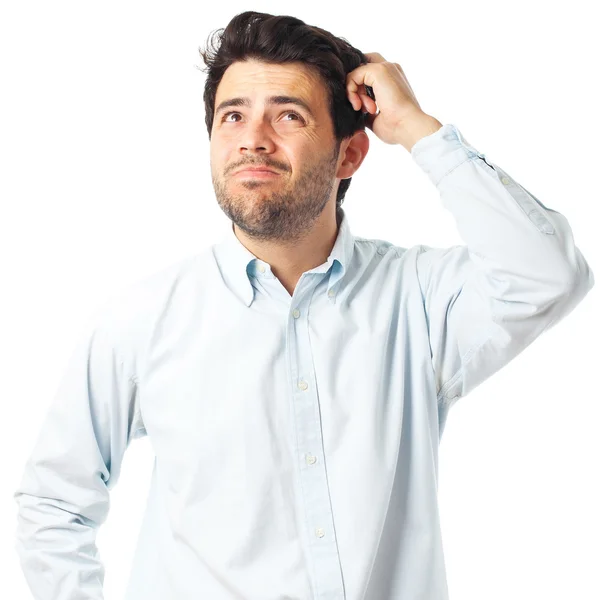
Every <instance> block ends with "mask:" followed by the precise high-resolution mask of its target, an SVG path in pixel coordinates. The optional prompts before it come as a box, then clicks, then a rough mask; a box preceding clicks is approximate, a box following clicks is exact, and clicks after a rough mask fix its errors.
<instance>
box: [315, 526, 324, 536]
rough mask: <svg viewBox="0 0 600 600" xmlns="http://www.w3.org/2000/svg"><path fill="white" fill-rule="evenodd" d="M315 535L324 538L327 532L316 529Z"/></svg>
mask: <svg viewBox="0 0 600 600" xmlns="http://www.w3.org/2000/svg"><path fill="white" fill-rule="evenodd" d="M315 533H316V535H317V537H320V538H321V537H323V536H324V535H325V532H324V531H323V530H322V529H321V528H320V527H319V528H318V529H315Z"/></svg>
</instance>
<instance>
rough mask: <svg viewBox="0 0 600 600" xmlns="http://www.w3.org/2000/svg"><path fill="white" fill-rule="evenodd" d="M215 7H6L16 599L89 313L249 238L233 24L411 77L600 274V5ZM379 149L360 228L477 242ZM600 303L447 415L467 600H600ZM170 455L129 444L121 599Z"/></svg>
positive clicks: (399, 161)
mask: <svg viewBox="0 0 600 600" xmlns="http://www.w3.org/2000/svg"><path fill="white" fill-rule="evenodd" d="M208 6H210V8H207V5H206V4H204V3H202V2H200V1H198V0H197V1H195V2H191V1H185V2H184V1H179V2H175V1H172V0H171V1H170V2H161V3H159V2H148V1H147V2H141V1H120V2H115V1H105V2H102V3H100V2H90V1H82V0H78V1H72V2H66V1H54V2H41V1H37V2H25V1H23V2H12V3H8V2H6V3H4V4H3V5H2V9H1V13H0V85H1V87H2V90H3V91H2V93H1V95H0V119H1V122H0V160H1V163H0V173H1V176H0V201H1V213H0V261H1V262H0V266H1V281H2V289H4V292H2V294H1V295H0V303H1V305H0V319H1V320H0V353H1V355H0V360H1V362H0V365H1V367H0V368H1V371H0V375H1V381H0V383H1V386H2V387H1V394H2V399H1V402H2V409H3V414H4V418H3V419H2V420H1V422H0V456H2V457H3V459H4V460H3V463H2V475H3V476H2V481H1V483H0V565H2V578H1V583H0V585H1V589H2V591H1V592H0V594H1V595H2V596H3V597H5V598H11V599H14V600H21V599H26V598H31V595H30V593H29V591H28V588H27V585H26V582H25V579H24V577H23V575H22V572H21V570H20V566H19V563H18V556H17V554H16V551H15V550H14V545H13V536H14V530H15V527H16V514H17V505H16V503H15V502H14V500H13V498H12V494H13V492H14V491H15V489H16V488H17V486H18V484H19V480H20V477H21V475H22V470H23V467H24V464H25V460H26V459H27V457H28V454H29V453H30V452H31V450H32V449H33V444H34V441H35V438H36V436H37V434H38V431H39V428H40V426H41V423H42V420H43V418H44V415H45V412H46V410H47V409H48V407H49V405H50V403H51V401H52V398H53V394H54V393H55V391H56V388H57V385H58V381H59V379H60V377H61V375H62V372H63V370H64V369H65V367H66V362H67V359H68V357H69V355H70V353H71V351H72V349H73V346H74V343H75V340H76V338H77V336H78V335H79V334H80V332H81V331H82V328H83V326H84V324H85V322H86V320H87V319H88V318H89V316H90V315H91V314H92V313H93V311H94V310H95V309H96V308H97V307H99V306H100V305H101V304H102V303H103V302H104V301H105V300H106V299H107V298H108V297H109V296H112V295H113V294H115V293H117V292H118V291H119V290H121V289H123V288H124V287H126V286H128V285H129V284H130V283H133V282H134V281H136V280H138V279H141V278H142V277H145V276H146V275H149V274H151V273H153V272H155V271H156V270H158V269H160V268H162V267H163V266H166V265H168V264H170V263H172V262H174V261H177V260H179V259H181V258H183V257H185V256H188V255H190V254H194V253H197V252H200V251H202V250H203V249H205V248H207V247H208V246H209V245H210V244H212V243H213V242H215V241H217V239H218V238H220V237H221V235H222V234H223V233H224V231H225V228H226V227H228V226H229V224H230V222H229V220H228V219H227V218H226V217H225V215H224V213H222V211H221V209H220V208H219V206H218V204H217V202H216V198H215V196H214V190H213V187H212V183H211V178H210V165H209V141H208V133H207V130H206V126H205V122H204V119H205V112H204V103H203V100H202V94H203V86H204V80H205V74H204V73H202V71H200V70H199V68H198V67H202V66H204V65H203V62H202V60H201V58H200V55H199V53H198V47H199V46H204V45H205V43H206V40H207V37H208V36H209V34H210V33H211V32H212V31H213V30H215V29H218V28H220V27H225V26H226V24H227V23H228V22H229V20H230V19H231V18H232V17H233V16H234V15H235V14H237V13H239V12H242V11H244V10H257V11H261V12H268V13H272V14H291V15H293V16H296V17H298V18H300V19H302V20H304V21H305V22H307V23H309V24H312V25H317V26H319V27H322V28H324V29H327V30H329V31H331V32H332V33H334V34H335V35H338V36H341V37H344V38H345V39H347V40H348V41H349V42H350V43H351V44H352V45H354V46H356V47H358V48H360V49H361V50H362V51H363V52H365V53H367V52H379V53H381V54H382V55H383V56H384V58H385V59H386V60H388V61H390V62H398V63H400V64H401V65H402V67H403V69H404V71H405V73H406V76H407V77H408V80H409V82H410V84H411V86H412V88H413V90H414V92H415V94H416V96H417V98H418V100H419V103H420V105H421V107H422V109H423V110H424V111H425V112H427V113H429V114H431V115H433V116H435V117H436V118H437V119H439V120H440V121H441V122H442V123H453V124H454V125H456V126H457V127H458V128H459V129H460V131H461V132H462V134H463V135H464V136H465V138H466V139H467V141H468V142H469V143H470V144H472V145H473V146H475V147H476V148H477V149H478V150H479V151H481V152H484V153H485V154H486V157H487V159H488V160H490V161H492V162H494V163H496V164H498V165H499V166H501V167H502V168H503V169H504V170H505V171H506V172H507V173H508V175H509V176H511V177H513V178H514V179H516V180H517V181H518V182H519V183H521V184H522V185H523V186H524V187H526V188H527V189H528V190H530V191H531V192H532V193H533V194H534V195H535V196H537V198H539V199H540V200H541V201H542V202H543V203H544V204H545V205H546V206H548V207H549V208H552V209H554V210H557V211H559V212H561V213H562V214H563V215H565V216H566V217H567V219H568V221H569V223H570V225H571V227H572V230H573V233H574V238H575V243H576V244H577V246H578V248H579V249H580V250H581V251H582V253H583V255H584V256H585V258H586V259H587V261H588V263H589V264H590V266H591V267H592V270H594V272H595V274H596V277H597V278H598V279H600V245H599V242H598V237H599V232H598V214H599V206H600V203H599V200H600V193H599V185H598V159H599V158H600V157H599V152H598V140H599V139H600V124H599V116H598V107H599V106H600V97H599V89H600V88H599V87H598V84H597V80H598V62H597V57H598V56H600V44H599V42H598V41H597V40H598V36H597V21H594V19H593V18H592V14H593V13H592V10H593V3H589V2H586V1H584V0H575V1H573V0H571V1H570V2H568V3H567V4H564V3H552V4H551V3H548V2H542V1H538V2H532V1H529V2H527V1H523V0H520V1H518V2H517V1H514V0H511V1H506V0H505V1H504V2H503V3H502V4H497V3H496V4H494V3H492V4H490V3H482V2H480V1H477V0H469V1H466V0H455V1H453V2H451V3H444V2H411V3H403V2H393V3H390V4H387V5H384V4H383V3H372V2H370V3H361V4H351V3H340V4H333V3H332V4H331V5H330V6H329V5H327V4H325V3H324V2H313V1H305V2H303V3H301V4H300V5H288V6H287V7H286V8H285V9H283V6H282V5H281V3H276V2H254V3H252V6H249V5H248V4H247V3H242V2H235V1H232V2H227V3H212V2H211V3H209V4H208ZM288 11H289V12H288ZM594 40H596V41H594ZM594 57H596V58H594ZM368 134H369V137H370V140H371V147H370V151H369V153H368V156H367V158H366V159H365V161H364V163H363V164H362V166H361V167H360V170H359V172H357V173H356V175H355V176H354V177H353V180H352V184H351V186H350V189H349V191H348V193H347V195H346V199H345V202H344V209H345V210H346V213H347V215H348V218H349V222H350V223H351V225H352V230H353V233H354V234H355V235H360V236H364V237H373V238H379V239H386V240H389V241H391V242H392V243H394V244H396V245H399V246H403V247H406V248H408V247H410V246H412V245H414V244H419V243H423V244H428V245H432V246H438V247H445V246H451V245H454V244H457V243H462V240H461V238H460V237H459V234H458V230H457V228H456V226H455V222H454V220H453V217H452V215H451V214H450V213H449V212H448V211H447V210H446V209H444V208H443V207H442V205H441V203H440V200H439V194H438V192H437V190H436V189H435V188H434V187H433V186H432V184H431V183H430V182H429V180H428V179H427V178H426V176H425V175H424V173H423V172H422V171H421V170H420V169H419V167H418V166H417V165H416V163H414V162H413V161H412V159H411V156H410V154H409V153H408V152H407V151H406V150H405V149H404V148H403V147H402V146H391V145H387V144H385V143H383V142H381V140H379V139H377V137H376V136H375V135H374V134H373V132H372V131H370V130H369V131H368ZM506 243H507V244H510V243H511V242H510V240H506ZM598 297H599V293H598V289H597V286H596V287H595V288H594V289H592V291H591V292H590V293H589V294H588V296H586V298H585V299H584V300H583V302H582V303H581V304H580V305H579V306H578V307H577V308H576V309H575V310H574V311H573V313H571V314H570V315H568V316H567V317H566V319H565V320H564V321H562V322H560V323H558V324H557V325H555V326H554V327H553V328H552V329H551V330H549V331H547V332H546V333H544V334H542V336H541V337H540V338H539V339H538V340H536V341H535V342H534V343H533V345H532V346H530V347H529V348H527V349H526V350H525V351H524V352H523V353H522V354H521V355H519V356H518V357H517V358H516V359H514V360H513V361H512V362H511V363H510V364H508V365H506V366H505V367H504V368H503V369H502V370H501V371H499V372H498V373H497V374H495V375H494V376H493V377H491V378H490V379H488V380H487V381H486V382H484V383H483V384H481V385H480V387H479V388H478V389H477V390H475V391H474V392H473V393H471V394H470V395H469V396H467V397H465V398H462V399H461V400H460V401H459V402H458V403H457V404H456V405H455V406H454V407H453V409H452V411H451V413H450V416H449V419H448V423H447V425H446V429H445V432H444V436H443V438H442V441H441V446H440V489H439V497H440V505H441V513H442V515H441V516H442V531H443V540H444V547H445V556H446V563H447V569H448V584H449V588H450V595H451V598H452V599H457V600H481V599H482V598H485V599H486V600H496V599H498V600H500V599H502V600H504V599H506V598H510V599H511V600H531V599H533V598H544V599H546V600H550V599H561V600H562V599H565V598H577V599H578V600H592V599H595V600H597V599H598V598H600V582H599V580H598V577H597V574H598V565H599V564H600V546H599V544H598V539H599V538H600V517H599V511H598V507H599V506H600V491H599V487H600V486H599V485H598V483H599V476H598V474H599V466H598V465H599V463H600V461H599V458H600V453H599V451H598V423H599V422H600V408H599V400H600V393H599V391H598V383H597V382H598V369H599V366H598V356H599V350H598V333H599V318H598V312H599V311H598V308H600V304H599V300H598ZM152 461H153V455H152V452H151V449H150V443H149V441H148V439H147V438H146V439H142V440H137V441H136V442H135V443H133V444H132V446H131V447H130V448H129V450H128V452H127V454H126V456H125V461H124V464H123V469H122V473H121V478H120V482H119V484H118V486H117V487H116V488H115V490H114V491H113V492H112V495H111V510H110V514H109V518H108V520H107V522H106V523H105V524H104V525H103V526H102V527H101V529H100V530H99V532H98V537H97V542H98V546H99V548H100V554H101V557H102V558H103V561H104V563H105V566H106V578H105V595H106V598H107V599H111V600H112V599H116V598H121V597H122V595H123V593H124V590H125V587H126V583H127V577H128V575H129V569H130V566H131V560H132V557H133V551H134V546H135V542H136V537H137V533H138V529H139V526H140V523H141V518H142V510H143V507H144V505H145V501H146V494H147V490H148V484H149V477H150V472H151V467H152ZM594 573H596V575H595V576H594ZM405 600H412V599H405Z"/></svg>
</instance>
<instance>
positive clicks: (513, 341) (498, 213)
mask: <svg viewBox="0 0 600 600" xmlns="http://www.w3.org/2000/svg"><path fill="white" fill-rule="evenodd" d="M411 156H412V157H413V159H414V160H415V162H416V163H417V164H418V165H419V166H420V167H421V168H422V169H423V171H424V172H425V174H426V175H427V176H428V177H429V179H430V180H431V182H432V183H433V184H434V185H435V186H436V187H437V189H438V190H439V192H440V198H441V201H442V204H443V206H444V207H445V208H446V209H448V210H449V211H450V212H451V213H452V215H453V217H454V219H455V221H456V224H457V228H458V230H459V233H460V235H461V237H462V239H463V240H464V242H465V243H466V245H459V246H453V247H451V248H432V247H430V246H423V245H421V246H419V247H418V251H419V253H418V256H417V261H416V264H417V267H416V268H417V277H418V280H419V284H420V286H421V292H422V295H423V303H424V307H425V312H426V316H427V322H428V329H429V342H430V351H431V357H432V363H433V369H434V372H435V379H436V389H437V393H438V405H440V406H442V405H443V406H444V407H445V408H446V409H447V408H449V407H450V406H451V405H452V404H453V403H454V401H456V400H457V399H458V398H460V397H462V396H465V395H466V394H468V393H469V392H470V391H471V390H473V389H474V388H475V387H477V386H478V385H479V384H480V383H481V382H483V381H484V380H485V379H487V378H488V377H489V376H490V375H492V374H493V373H495V372H497V371H498V370H499V369H500V368H502V367H503V366H504V365H506V364H507V363H508V362H510V361H511V360H512V359H513V358H514V357H515V356H517V355H518V354H519V353H520V352H522V351H523V350H524V349H525V348H526V347H527V346H529V345H530V344H531V342H533V340H535V339H536V338H537V337H538V336H539V335H540V334H541V333H542V332H543V331H545V330H546V329H549V328H550V327H552V326H553V325H554V324H556V323H557V322H559V321H560V320H561V319H563V318H564V317H565V316H566V315H568V314H569V313H570V312H571V311H572V310H573V309H574V308H575V306H576V305H577V304H578V303H579V302H580V301H581V300H582V299H583V297H584V296H585V295H586V294H587V292H588V291H589V290H590V289H591V288H592V287H593V285H594V275H593V273H592V271H591V269H590V267H589V265H588V264H587V262H586V260H585V259H584V257H583V256H582V254H581V252H580V251H579V249H578V248H577V247H576V246H575V244H574V241H573V233H572V231H571V228H570V226H569V223H568V222H567V220H566V218H565V217H564V216H563V215H562V214H560V213H558V212H557V211H555V210H552V209H550V208H547V207H546V206H544V205H543V204H542V203H541V202H540V201H539V200H538V199H537V198H535V196H533V195H532V194H531V193H529V192H528V191H527V190H526V189H525V188H524V187H522V186H521V185H519V184H518V183H517V182H516V181H515V180H514V179H512V177H510V176H509V175H508V174H507V173H506V172H505V171H503V170H502V169H501V168H500V167H499V166H498V165H496V164H495V163H493V162H491V161H490V160H486V157H485V155H484V154H482V153H480V152H478V151H477V150H476V149H475V148H473V147H472V146H471V145H469V144H468V142H467V141H466V140H465V139H464V138H463V136H462V135H461V133H460V131H459V130H458V129H457V128H456V127H455V126H454V125H452V124H446V125H443V126H442V127H441V128H440V129H438V130H437V131H436V132H435V133H433V134H431V135H428V136H426V137H424V138H421V139H420V140H419V141H418V142H417V143H416V144H415V145H414V146H413V147H412V149H411Z"/></svg>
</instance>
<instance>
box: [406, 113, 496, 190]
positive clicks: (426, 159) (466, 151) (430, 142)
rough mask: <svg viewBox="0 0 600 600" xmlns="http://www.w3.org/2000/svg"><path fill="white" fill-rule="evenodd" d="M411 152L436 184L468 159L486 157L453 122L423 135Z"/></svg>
mask: <svg viewBox="0 0 600 600" xmlns="http://www.w3.org/2000/svg"><path fill="white" fill-rule="evenodd" d="M410 154H411V156H412V157H413V159H414V161H415V162H416V163H417V164H418V165H419V166H420V167H421V169H423V171H424V172H425V174H426V175H427V176H428V177H429V179H430V180H431V182H432V183H433V184H434V185H435V186H437V185H438V183H439V182H440V181H441V179H442V178H443V177H444V176H445V175H447V174H448V173H450V172H451V171H453V170H454V169H456V167H458V165H460V164H462V163H463V162H465V161H466V160H469V159H471V158H474V157H476V156H478V157H479V158H483V159H485V154H483V153H482V152H479V151H478V150H477V149H476V148H474V147H473V146H471V145H470V144H469V143H468V142H467V140H466V139H465V138H464V137H463V135H462V134H461V133H460V131H459V130H458V128H457V127H456V126H455V125H453V124H452V123H446V124H444V125H442V127H440V128H439V129H438V130H437V131H435V132H434V133H432V134H430V135H426V136H425V137H422V138H421V139H420V140H419V141H418V142H417V143H416V144H414V145H413V147H412V148H411V151H410Z"/></svg>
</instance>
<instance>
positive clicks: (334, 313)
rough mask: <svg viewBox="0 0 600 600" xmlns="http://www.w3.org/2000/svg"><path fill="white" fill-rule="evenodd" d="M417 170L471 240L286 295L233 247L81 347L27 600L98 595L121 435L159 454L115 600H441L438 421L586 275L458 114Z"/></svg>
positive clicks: (48, 469)
mask: <svg viewBox="0 0 600 600" xmlns="http://www.w3.org/2000/svg"><path fill="white" fill-rule="evenodd" d="M411 156H412V157H413V158H414V160H415V162H416V163H417V164H418V165H419V166H420V167H421V168H422V169H423V170H424V171H425V173H426V174H427V175H428V177H429V178H430V180H431V182H432V183H433V184H434V185H435V186H437V189H438V190H439V192H440V198H441V201H442V204H443V206H444V207H445V208H446V209H448V210H449V211H450V212H451V213H452V215H453V217H454V218H455V219H456V223H457V226H458V229H459V232H460V234H461V237H462V239H463V240H464V242H465V245H457V246H453V247H450V248H432V247H429V246H424V245H417V246H413V247H411V248H402V247H400V246H395V245H394V244H392V243H390V242H386V241H382V240H375V239H365V238H361V237H356V236H353V235H352V233H351V231H350V225H349V223H348V218H347V216H346V215H345V213H344V214H343V218H342V221H341V224H340V228H339V231H338V236H337V238H336V241H335V245H334V246H333V249H332V251H331V254H330V255H329V257H328V259H327V262H325V263H323V264H322V265H319V266H318V267H315V268H314V269H311V270H310V271H307V272H305V273H303V274H302V276H301V277H300V280H299V281H298V283H297V286H296V288H295V289H294V293H293V295H292V296H290V295H289V293H288V292H287V291H286V289H285V288H284V287H283V285H282V284H281V282H280V281H279V280H278V279H277V278H276V277H275V275H274V274H273V272H272V270H271V267H270V265H269V264H268V263H265V262H263V261H261V260H259V259H257V258H256V257H255V256H254V255H253V254H252V253H251V252H250V251H249V250H247V249H246V248H245V247H244V246H243V245H242V244H241V243H240V241H239V240H238V239H237V237H236V236H235V233H234V231H233V229H230V228H229V227H228V228H227V232H226V233H225V235H224V236H223V238H222V239H221V240H220V242H219V243H217V244H214V245H212V246H210V248H208V249H206V250H204V251H202V252H201V253H199V254H197V255H193V256H191V257H186V258H185V259H183V260H180V261H178V262H177V263H174V264H171V265H170V266H169V267H167V268H165V269H162V270H160V271H158V272H155V273H154V274H152V275H151V276H149V277H146V278H144V279H143V280H140V281H138V282H136V283H135V284H133V285H131V286H129V287H127V289H125V290H124V291H123V292H121V293H119V294H118V295H117V296H114V297H113V298H111V300H110V301H108V302H107V303H105V304H104V306H103V307H102V309H101V310H99V311H97V312H96V313H95V314H94V317H93V319H91V320H90V325H89V327H88V328H87V330H86V332H85V334H84V335H83V336H82V337H81V339H80V341H79V342H78V344H77V346H76V349H75V350H74V352H73V355H72V357H71V359H70V363H69V366H68V369H67V371H66V373H65V374H64V376H63V378H62V380H61V383H60V385H59V388H58V392H57V394H56V397H55V399H54V402H53V403H52V405H51V408H50V410H49V413H48V415H47V417H46V420H45V422H44V425H43V427H42V430H41V433H40V435H39V438H38V440H37V443H36V445H35V448H34V450H33V452H32V454H31V456H30V458H29V460H28V461H27V464H26V468H25V472H24V475H23V479H22V482H21V484H20V486H19V488H18V490H17V492H16V493H15V495H14V496H15V499H16V501H17V502H18V506H19V512H18V528H17V545H16V548H17V550H18V553H19V556H20V560H21V564H22V568H23V571H24V573H25V576H26V579H27V582H28V584H29V586H30V588H31V590H32V592H33V595H34V597H35V598H36V599H37V600H57V599H58V598H60V600H83V599H85V600H100V599H101V598H103V592H102V585H103V579H104V567H103V564H102V562H101V561H100V559H99V556H98V554H97V547H96V545H95V538H96V533H97V530H98V527H100V526H101V525H102V523H103V522H104V521H105V520H106V518H107V514H108V510H109V492H110V490H111V489H112V488H113V487H114V486H115V485H116V484H117V482H118V480H119V473H120V469H121V464H122V460H123V455H124V453H125V451H126V449H127V447H128V445H129V444H130V442H131V441H132V440H134V439H136V438H140V437H141V436H146V435H147V436H148V438H149V440H150V443H151V446H152V449H153V451H154V454H155V460H154V468H153V472H152V478H151V486H150V490H149V496H148V504H147V506H146V507H145V516H144V519H143V524H142V528H141V531H140V536H139V542H138V546H137V552H136V555H135V559H134V563H133V568H132V572H131V577H130V580H129V586H128V590H127V595H126V600H199V599H206V600H234V599H235V600H240V599H243V600H309V599H315V600H342V599H346V600H446V599H447V598H448V589H447V583H446V573H445V565H444V553H443V548H442V538H441V531H440V517H439V507H438V498H437V482H438V446H439V442H440V438H441V436H442V432H443V429H444V424H445V422H446V418H447V416H448V411H449V409H450V408H451V407H452V405H453V404H454V403H455V402H456V401H457V400H458V399H459V398H461V397H464V396H466V395H467V394H468V393H469V392H471V390H473V389H474V388H476V387H477V386H478V385H479V384H480V383H481V382H482V381H484V380H485V379H487V378H488V377H489V376H490V375H492V374H493V373H495V372H496V371H498V370H499V369H501V368H502V367H503V366H504V365H506V364H507V363H508V362H510V361H511V360H512V359H513V358H515V357H516V356H517V355H518V354H519V353H520V352H522V351H523V350H524V349H525V348H526V347H527V346H529V344H531V343H532V342H533V341H534V340H535V339H536V338H537V337H538V336H539V335H540V334H542V333H543V332H544V331H545V330H547V329H549V328H550V327H552V326H553V325H554V324H555V323H557V322H558V321H560V320H561V319H562V318H564V317H565V316H566V315H567V314H569V312H570V311H571V310H573V308H574V307H575V306H576V305H577V304H578V303H579V302H580V301H581V300H582V298H583V297H584V296H585V295H586V294H587V292H588V291H589V290H590V289H591V287H592V286H593V284H594V277H593V274H592V271H591V269H590V267H589V266H588V264H587V262H586V260H585V259H584V257H583V256H582V254H581V252H580V251H579V249H578V248H577V247H576V246H575V244H574V241H573V234H572V231H571V228H570V226H569V223H568V222H567V219H566V218H565V217H564V216H563V215H562V214H560V213H558V212H556V211H554V210H552V209H550V208H547V207H545V206H544V205H543V204H542V203H541V202H539V201H538V200H537V199H536V198H535V197H534V196H533V195H531V194H530V193H529V192H528V191H527V190H525V189H524V188H523V187H522V186H520V185H519V184H518V183H517V182H516V181H514V179H512V178H511V177H510V176H509V175H508V174H507V173H505V172H504V171H503V170H502V169H501V168H500V167H499V166H498V165H496V164H494V163H492V162H490V161H489V160H487V159H486V158H485V156H484V155H483V154H482V153H480V152H478V151H477V150H476V149H475V148H473V147H472V146H470V145H469V144H468V143H467V141H466V140H465V139H464V138H463V137H462V135H461V133H460V132H459V130H458V129H457V128H456V127H455V126H454V125H452V124H446V125H444V126H443V127H442V128H441V129H439V130H438V131H436V132H435V133H433V134H431V135H428V136H426V137H424V138H422V139H421V140H419V141H418V142H417V143H416V144H415V146H414V147H413V148H412V150H411Z"/></svg>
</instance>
